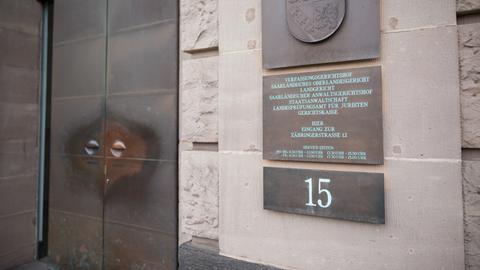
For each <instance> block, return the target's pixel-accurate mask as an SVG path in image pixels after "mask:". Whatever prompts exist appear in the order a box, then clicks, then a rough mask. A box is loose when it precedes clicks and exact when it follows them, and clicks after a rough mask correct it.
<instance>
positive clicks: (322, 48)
mask: <svg viewBox="0 0 480 270" xmlns="http://www.w3.org/2000/svg"><path fill="white" fill-rule="evenodd" d="M262 11H263V14H262V21H263V23H262V25H263V26H262V27H263V31H262V35H263V41H262V42H263V45H262V48H263V66H264V68H267V69H271V68H281V67H291V66H302V65H312V64H322V63H333V62H344V61H354V60H363V59H373V58H378V57H379V56H380V7H379V0H263V1H262Z"/></svg>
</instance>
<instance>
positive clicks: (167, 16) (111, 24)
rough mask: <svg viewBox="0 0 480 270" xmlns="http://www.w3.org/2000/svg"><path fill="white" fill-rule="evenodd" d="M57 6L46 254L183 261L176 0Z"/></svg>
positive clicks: (93, 261) (77, 263)
mask: <svg viewBox="0 0 480 270" xmlns="http://www.w3.org/2000/svg"><path fill="white" fill-rule="evenodd" d="M53 5H54V6H53V33H52V35H53V41H52V64H51V68H52V76H51V78H52V82H51V85H52V87H51V120H50V123H51V124H50V151H49V153H50V154H49V160H50V161H49V163H50V165H49V168H50V171H49V195H48V198H49V199H48V201H49V203H48V256H49V258H50V259H51V260H52V261H53V262H55V263H56V264H58V266H59V268H60V269H89V270H92V269H95V270H96V269H115V270H119V269H128V270H134V269H145V270H147V269H162V270H164V269H176V267H177V143H178V140H177V138H178V136H177V133H178V131H177V130H178V126H177V125H178V124H177V122H178V121H177V119H178V116H177V114H178V110H177V104H178V97H177V92H178V91H177V87H178V66H177V65H178V45H177V44H178V27H177V24H178V4H177V1H175V0H60V1H54V3H53Z"/></svg>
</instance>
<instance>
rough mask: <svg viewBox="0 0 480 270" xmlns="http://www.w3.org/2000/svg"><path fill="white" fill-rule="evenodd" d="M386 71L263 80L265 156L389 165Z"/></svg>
mask: <svg viewBox="0 0 480 270" xmlns="http://www.w3.org/2000/svg"><path fill="white" fill-rule="evenodd" d="M381 85H382V84H381V69H380V67H368V68H360V69H349V70H337V71H328V72H312V73H296V74H288V75H277V76H267V77H264V79H263V157H264V158H265V159H270V160H295V161H311V162H332V163H356V164H383V128H382V127H383V123H382V87H381Z"/></svg>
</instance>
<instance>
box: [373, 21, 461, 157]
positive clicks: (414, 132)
mask: <svg viewBox="0 0 480 270" xmlns="http://www.w3.org/2000/svg"><path fill="white" fill-rule="evenodd" d="M456 39H457V29H456V27H437V28H431V29H423V30H418V31H403V32H396V33H388V34H385V35H383V40H382V60H383V64H382V68H383V94H384V96H385V97H386V99H385V105H384V134H385V137H384V141H385V145H384V146H385V156H386V157H387V158H388V157H404V158H420V159H425V158H434V159H437V158H439V159H443V158H446V159H460V148H461V146H460V144H459V142H460V141H461V128H460V102H458V100H459V93H458V85H459V75H458V52H457V49H458V45H457V41H456ZM412 67H414V68H412ZM407 78H408V79H407Z"/></svg>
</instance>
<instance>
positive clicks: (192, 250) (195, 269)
mask: <svg viewBox="0 0 480 270" xmlns="http://www.w3.org/2000/svg"><path fill="white" fill-rule="evenodd" d="M178 262H179V268H178V269H179V270H281V269H280V268H276V267H272V266H267V265H261V264H256V263H250V262H246V261H241V260H236V259H232V258H229V257H225V256H222V255H220V254H218V252H215V251H213V250H211V249H207V248H201V247H197V246H194V245H192V243H191V242H187V243H184V244H182V245H181V246H180V247H179V249H178Z"/></svg>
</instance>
